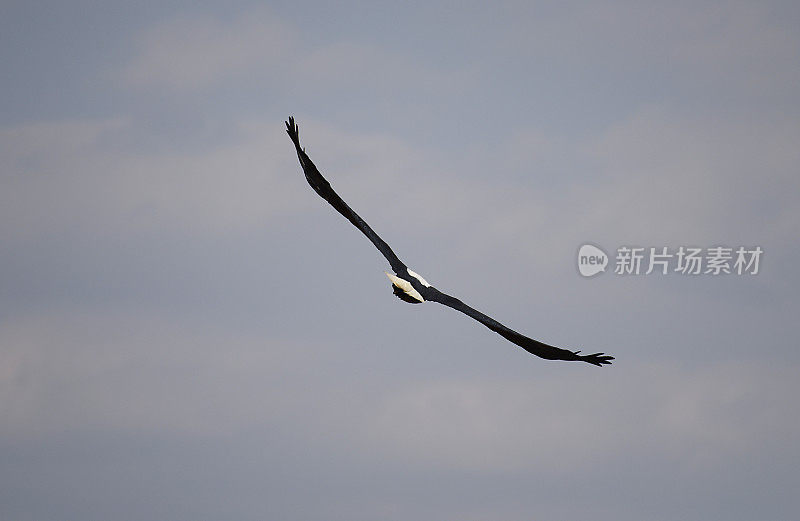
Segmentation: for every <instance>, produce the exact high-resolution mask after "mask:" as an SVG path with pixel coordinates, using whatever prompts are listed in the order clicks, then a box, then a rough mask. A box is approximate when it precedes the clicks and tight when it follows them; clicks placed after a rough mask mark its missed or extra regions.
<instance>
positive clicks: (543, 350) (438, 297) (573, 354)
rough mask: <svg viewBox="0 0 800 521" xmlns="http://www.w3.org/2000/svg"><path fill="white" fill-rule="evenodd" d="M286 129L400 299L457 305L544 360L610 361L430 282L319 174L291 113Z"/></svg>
mask: <svg viewBox="0 0 800 521" xmlns="http://www.w3.org/2000/svg"><path fill="white" fill-rule="evenodd" d="M286 132H288V134H289V137H290V138H291V139H292V143H294V147H295V149H296V150H297V158H298V159H299V160H300V166H301V167H302V168H303V172H304V173H305V176H306V180H307V181H308V184H309V185H311V188H313V189H314V191H315V192H317V193H318V194H319V195H320V197H322V198H323V199H325V200H326V201H328V203H330V205H331V206H333V207H334V208H335V209H336V211H337V212H339V213H340V214H342V215H343V216H344V217H345V218H346V219H347V220H348V221H350V222H351V223H353V225H354V226H355V227H356V228H358V229H359V230H361V233H363V234H364V235H366V236H367V238H368V239H369V240H370V241H372V244H374V245H375V247H376V248H378V251H380V252H381V253H382V254H383V256H384V257H386V260H387V261H389V265H390V266H391V267H392V271H394V274H392V273H389V272H385V273H386V275H387V276H388V277H389V280H390V281H391V282H392V290H393V292H394V294H395V295H396V296H397V297H399V298H400V299H401V300H403V301H405V302H409V303H411V304H420V303H422V302H438V303H439V304H444V305H445V306H448V307H451V308H453V309H456V310H458V311H460V312H462V313H464V314H465V315H468V316H470V317H472V318H474V319H475V320H477V321H478V322H480V323H481V324H483V325H484V326H486V327H488V328H489V329H491V330H492V331H494V332H495V333H497V334H499V335H500V336H502V337H503V338H505V339H506V340H509V341H511V342H513V343H515V344H516V345H518V346H520V347H521V348H522V349H524V350H525V351H527V352H529V353H531V354H534V355H536V356H538V357H541V358H544V359H547V360H575V361H581V362H588V363H590V364H594V365H596V366H603V365H604V364H610V363H611V361H612V360H613V359H614V357H613V356H610V355H606V354H604V353H594V354H591V355H582V354H580V353H581V352H580V351H570V350H567V349H561V348H559V347H554V346H551V345H548V344H545V343H543V342H539V341H538V340H534V339H532V338H529V337H527V336H525V335H522V334H520V333H517V332H516V331H514V330H513V329H510V328H508V327H506V326H504V325H503V324H501V323H500V322H498V321H496V320H495V319H493V318H491V317H489V316H487V315H484V314H483V313H481V312H480V311H478V310H477V309H474V308H472V307H470V306H468V305H466V304H464V303H463V302H461V301H460V300H459V299H457V298H455V297H453V296H450V295H448V294H447V293H443V292H441V291H439V290H438V289H436V288H434V287H433V286H431V285H430V284H429V283H428V281H426V280H425V279H424V278H422V276H420V275H419V274H417V273H415V272H414V271H413V270H411V269H409V267H408V266H406V265H405V264H404V263H403V261H401V260H400V259H399V258H398V257H397V255H395V253H394V252H393V251H392V249H391V248H390V247H389V245H388V244H386V242H384V241H383V239H381V238H380V237H379V236H378V234H377V233H375V232H374V231H373V229H372V228H370V227H369V225H368V224H367V223H366V222H365V221H364V219H362V218H361V217H360V216H359V215H358V214H357V213H356V212H354V211H353V209H352V208H350V207H349V206H348V205H347V203H345V202H344V201H343V200H342V198H341V197H339V195H338V194H337V193H336V192H334V191H333V188H331V185H330V183H329V182H328V181H327V180H326V179H325V178H324V177H322V174H321V173H320V172H319V170H317V167H316V166H314V163H313V162H312V161H311V159H309V157H308V155H307V154H306V152H305V150H304V149H303V148H302V147H301V146H300V135H299V128H298V126H297V124H296V123H295V121H294V118H293V117H290V118H289V121H287V122H286Z"/></svg>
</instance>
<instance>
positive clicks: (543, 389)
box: [372, 364, 800, 474]
mask: <svg viewBox="0 0 800 521" xmlns="http://www.w3.org/2000/svg"><path fill="white" fill-rule="evenodd" d="M629 369H630V370H629V371H626V372H624V373H621V374H618V375H617V376H616V377H615V378H614V384H613V385H610V384H609V383H608V382H605V383H604V382H602V381H600V380H597V379H596V378H594V377H591V376H589V375H587V374H585V373H581V374H563V373H562V374H559V375H558V376H557V377H543V378H542V377H540V378H537V379H535V381H508V380H504V381H475V380H450V381H442V380H440V381H436V382H430V383H423V384H420V385H414V386H408V387H405V388H403V389H400V390H397V391H395V392H393V393H392V394H391V395H390V396H389V397H387V399H386V401H385V402H384V404H383V408H382V410H381V412H380V414H378V415H377V416H376V417H375V422H374V426H373V430H372V432H373V440H372V441H373V443H378V444H380V445H381V446H385V447H387V449H388V450H389V451H391V452H392V453H394V455H395V457H396V458H398V459H400V460H403V461H406V462H408V463H409V464H412V465H415V466H421V467H425V468H448V469H459V470H462V471H464V470H466V471H473V472H493V473H502V472H520V471H526V470H528V471H529V470H531V469H537V471H541V472H545V471H546V472H549V473H553V472H554V473H558V474H561V473H567V474H571V473H575V472H586V471H588V470H590V469H592V468H595V467H598V466H602V465H605V464H607V463H608V462H609V461H619V460H625V459H628V460H638V461H642V462H644V461H648V460H651V459H652V458H653V457H657V458H669V459H671V460H672V461H673V462H674V463H676V464H677V465H679V466H681V467H684V468H686V469H699V468H707V467H711V468H719V467H725V466H726V465H727V464H728V463H727V462H728V461H729V460H731V459H738V458H741V457H742V453H743V452H747V451H753V450H763V451H768V452H777V451H780V450H781V449H780V448H779V447H786V446H787V445H788V444H791V439H792V437H793V436H795V433H797V432H798V430H800V423H799V422H798V421H797V420H796V419H795V418H792V417H790V415H789V416H787V415H786V414H785V412H786V411H788V410H789V409H790V408H791V398H790V396H791V392H790V389H791V387H792V385H793V384H792V376H791V373H792V370H791V369H790V368H787V367H784V368H777V367H769V366H756V365H747V366H744V365H739V364H721V365H719V366H716V367H707V368H698V369H685V368H679V367H676V366H672V367H666V366H663V365H661V366H647V365H642V366H639V367H635V368H629ZM656 455H658V456H656ZM545 469H546V470H545Z"/></svg>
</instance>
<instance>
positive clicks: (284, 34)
mask: <svg viewBox="0 0 800 521" xmlns="http://www.w3.org/2000/svg"><path fill="white" fill-rule="evenodd" d="M293 46H294V32H293V31H292V30H291V29H289V28H287V27H286V24H284V23H283V22H282V21H281V20H280V19H278V18H277V17H275V16H274V15H272V14H271V13H270V11H269V10H267V9H264V8H257V9H251V10H248V11H245V12H243V13H240V14H238V15H236V16H233V17H231V18H230V19H228V20H224V21H223V20H220V19H218V18H212V17H210V16H202V15H195V16H186V17H180V18H176V19H172V20H168V21H164V22H161V23H158V24H157V25H155V26H153V27H151V28H150V29H148V30H147V31H146V32H145V33H143V34H142V35H141V36H140V38H139V41H138V43H137V54H136V56H135V57H134V58H133V60H132V61H131V62H130V63H129V64H127V65H126V66H125V68H124V69H123V70H122V71H121V73H120V76H121V78H122V79H123V80H124V81H125V82H126V83H128V84H130V85H133V86H138V87H144V86H154V85H158V86H163V87H166V88H168V89H173V90H189V91H193V90H196V89H203V88H204V87H208V86H212V85H214V84H216V83H218V82H221V81H224V80H230V79H232V78H233V79H241V78H242V76H243V75H247V74H252V72H253V71H259V72H258V73H259V74H264V73H266V74H274V73H275V71H276V69H277V68H278V67H279V66H280V65H281V64H282V63H284V61H285V60H286V59H287V57H288V55H289V54H290V53H291V52H292V48H293Z"/></svg>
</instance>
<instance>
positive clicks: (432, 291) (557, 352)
mask: <svg viewBox="0 0 800 521" xmlns="http://www.w3.org/2000/svg"><path fill="white" fill-rule="evenodd" d="M424 297H425V300H430V301H433V302H438V303H439V304H444V305H445V306H448V307H451V308H453V309H457V310H458V311H460V312H462V313H464V314H466V315H469V316H470V317H472V318H474V319H475V320H477V321H478V322H480V323H481V324H483V325H484V326H486V327H488V328H489V329H491V330H492V331H494V332H495V333H497V334H499V335H501V336H503V337H504V338H506V339H507V340H510V341H511V342H514V343H515V344H517V345H518V346H520V347H521V348H522V349H524V350H525V351H527V352H529V353H531V354H534V355H536V356H539V357H541V358H545V359H547V360H580V361H583V362H588V363H590V364H594V365H597V366H602V365H604V364H610V363H611V360H613V359H614V357H613V356H609V355H605V354H603V353H594V354H592V355H581V354H579V353H580V351H568V350H566V349H561V348H559V347H553V346H551V345H547V344H543V343H542V342H539V341H538V340H534V339H532V338H528V337H526V336H525V335H521V334H519V333H517V332H516V331H514V330H513V329H509V328H507V327H506V326H504V325H503V324H501V323H500V322H498V321H497V320H495V319H493V318H492V317H489V316H486V315H484V314H483V313H481V312H480V311H478V310H477V309H473V308H471V307H469V306H468V305H466V304H464V303H463V302H461V301H460V300H458V299H457V298H455V297H451V296H450V295H447V294H445V293H442V292H441V291H439V290H437V289H436V288H433V287H431V288H427V291H425V293H424Z"/></svg>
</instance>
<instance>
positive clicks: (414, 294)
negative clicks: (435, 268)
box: [384, 270, 430, 302]
mask: <svg viewBox="0 0 800 521" xmlns="http://www.w3.org/2000/svg"><path fill="white" fill-rule="evenodd" d="M384 273H386V276H387V277H389V280H391V281H392V284H394V285H395V286H397V287H398V288H400V290H401V291H402V292H403V293H405V294H406V295H408V296H409V297H411V298H413V299H414V300H416V301H418V302H425V299H424V298H422V295H420V294H419V291H417V290H415V289H414V286H412V285H411V283H410V282H409V281H407V280H405V279H401V278H400V277H398V276H396V275H392V274H391V273H389V272H388V271H384ZM408 274H409V275H411V276H412V277H414V278H415V279H417V280H418V281H419V282H420V284H422V285H423V286H425V287H426V288H427V287H430V284H428V281H426V280H425V279H423V278H422V277H421V276H420V275H418V274H417V273H414V272H413V271H411V270H408Z"/></svg>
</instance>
